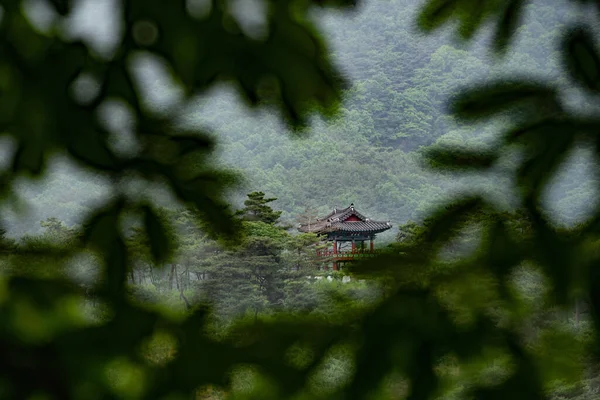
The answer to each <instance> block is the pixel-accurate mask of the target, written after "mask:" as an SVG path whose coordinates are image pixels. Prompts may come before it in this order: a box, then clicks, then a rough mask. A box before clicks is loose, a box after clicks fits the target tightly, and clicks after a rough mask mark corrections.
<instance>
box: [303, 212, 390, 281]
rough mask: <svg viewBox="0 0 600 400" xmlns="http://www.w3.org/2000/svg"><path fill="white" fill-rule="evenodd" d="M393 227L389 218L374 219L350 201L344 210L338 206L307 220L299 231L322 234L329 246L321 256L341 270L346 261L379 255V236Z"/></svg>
mask: <svg viewBox="0 0 600 400" xmlns="http://www.w3.org/2000/svg"><path fill="white" fill-rule="evenodd" d="M391 227H392V225H391V224H390V222H389V221H388V222H382V221H373V220H371V219H370V218H367V217H366V216H364V215H363V214H361V213H360V212H358V211H357V210H356V208H354V204H350V206H349V207H346V208H343V209H337V208H334V209H333V211H332V212H330V213H329V214H327V215H326V216H325V217H321V218H316V219H315V220H314V221H310V220H308V221H305V223H302V224H300V226H299V227H298V230H299V231H300V232H304V233H315V234H317V235H319V236H320V237H321V239H322V240H323V241H324V242H325V243H327V247H326V248H325V249H320V250H317V256H319V257H320V258H322V259H323V264H324V265H327V264H329V263H331V264H332V265H333V269H334V270H338V269H339V267H340V265H341V264H343V263H345V262H349V261H353V260H356V259H357V258H359V257H365V256H371V255H373V254H375V247H374V243H373V241H374V240H375V235H376V234H378V233H381V232H383V231H386V230H388V229H390V228H391ZM367 242H368V247H367Z"/></svg>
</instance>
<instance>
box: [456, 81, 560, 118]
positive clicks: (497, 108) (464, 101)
mask: <svg viewBox="0 0 600 400" xmlns="http://www.w3.org/2000/svg"><path fill="white" fill-rule="evenodd" d="M557 102H558V100H557V94H556V90H555V89H553V88H551V87H548V86H547V85H546V84H544V83H535V82H531V81H528V80H513V81H499V82H494V83H489V84H485V85H480V86H478V87H476V88H473V89H470V90H466V91H464V92H463V93H461V94H460V96H458V97H457V98H456V99H454V100H453V101H452V104H451V107H450V108H451V111H452V112H453V113H454V114H455V115H456V116H457V117H459V118H462V119H465V120H477V119H481V118H488V117H490V116H492V115H494V114H498V113H501V112H503V111H507V110H510V109H513V108H516V107H519V106H520V107H522V106H524V105H527V106H538V105H546V104H551V105H552V104H557Z"/></svg>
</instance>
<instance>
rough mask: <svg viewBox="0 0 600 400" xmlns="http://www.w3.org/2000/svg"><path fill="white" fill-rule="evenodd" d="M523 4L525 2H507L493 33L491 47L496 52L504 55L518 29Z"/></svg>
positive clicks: (517, 0)
mask: <svg viewBox="0 0 600 400" xmlns="http://www.w3.org/2000/svg"><path fill="white" fill-rule="evenodd" d="M525 3H526V0H510V1H509V2H508V5H507V6H506V8H505V9H504V13H503V14H502V18H500V20H499V21H498V23H497V25H496V30H495V32H494V44H493V46H494V50H495V51H496V52H498V53H505V52H506V51H507V49H508V45H509V43H510V41H511V39H512V37H513V35H514V33H515V31H516V30H517V28H518V27H519V22H520V20H521V15H522V13H523V7H524V6H525Z"/></svg>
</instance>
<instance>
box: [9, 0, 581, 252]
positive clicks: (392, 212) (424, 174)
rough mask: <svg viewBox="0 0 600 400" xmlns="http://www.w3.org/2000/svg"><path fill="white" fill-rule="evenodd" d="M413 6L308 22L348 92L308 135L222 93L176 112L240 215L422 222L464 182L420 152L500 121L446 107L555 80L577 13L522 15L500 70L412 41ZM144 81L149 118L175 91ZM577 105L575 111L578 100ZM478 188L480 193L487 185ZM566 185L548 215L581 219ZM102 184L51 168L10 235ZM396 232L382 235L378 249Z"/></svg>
mask: <svg viewBox="0 0 600 400" xmlns="http://www.w3.org/2000/svg"><path fill="white" fill-rule="evenodd" d="M420 5H421V2H420V1H409V0H394V1H385V2H375V1H373V2H366V3H364V4H363V6H362V7H359V9H358V10H356V11H354V12H352V13H349V14H346V13H336V12H334V11H328V12H327V13H324V14H322V15H319V16H316V19H317V20H318V21H319V25H321V26H322V27H323V29H324V30H325V32H326V33H327V35H328V36H327V37H328V39H329V41H330V43H331V46H332V49H333V58H334V61H335V62H336V64H338V65H339V66H341V67H342V69H343V70H344V71H345V73H346V74H347V75H348V77H349V79H350V83H351V84H350V87H349V88H348V89H347V90H346V92H345V94H344V104H343V107H342V110H341V112H340V113H339V115H338V116H337V117H336V118H335V119H333V120H332V121H328V122H327V123H326V122H323V121H322V120H320V119H315V120H314V121H313V122H312V124H311V127H310V129H308V130H307V131H306V132H302V133H301V134H297V135H296V134H290V133H289V132H288V130H287V128H285V126H284V124H283V123H282V122H281V121H280V120H278V118H277V117H276V116H274V115H273V114H270V113H269V112H268V111H260V112H251V111H248V110H246V109H245V108H244V105H243V103H241V102H240V101H239V99H238V98H237V97H235V96H234V95H233V94H232V92H231V91H228V90H227V89H225V88H223V89H222V90H214V91H213V92H211V93H210V94H209V95H206V96H203V97H202V98H199V99H198V102H197V105H196V106H195V107H192V108H191V109H186V110H185V112H184V113H183V115H184V117H183V119H184V123H185V124H190V125H196V126H197V125H200V126H203V127H208V128H210V129H211V130H212V132H213V134H214V135H216V137H217V139H218V152H219V154H220V160H221V162H222V163H223V164H224V165H225V166H227V167H229V168H232V169H234V170H236V171H237V172H241V174H242V177H243V179H244V182H243V185H242V186H240V187H238V189H237V190H235V191H234V192H233V197H232V198H233V200H234V201H235V202H236V203H237V204H238V205H239V204H240V202H241V201H242V199H243V197H244V195H245V193H247V192H249V191H252V190H262V191H264V192H266V193H267V194H268V195H272V196H275V197H277V198H278V199H279V200H278V202H277V203H276V206H277V207H278V208H280V209H282V210H283V211H284V213H283V216H282V219H283V220H284V221H286V222H288V223H294V221H295V217H296V215H298V214H299V213H300V212H301V211H302V210H303V209H304V208H305V207H306V206H311V207H317V208H319V210H320V211H321V212H328V211H329V209H330V208H332V207H334V206H336V205H337V206H344V207H345V206H347V205H348V204H350V203H352V202H354V203H355V204H357V205H360V208H361V209H363V210H365V211H368V212H369V213H370V214H371V215H372V217H373V218H375V219H383V220H388V219H389V220H391V221H392V222H393V224H394V225H396V226H397V225H398V224H402V223H404V222H406V221H407V220H419V219H420V218H421V217H422V216H423V215H424V212H425V211H426V210H429V209H431V207H432V206H433V205H435V204H437V203H438V202H439V201H441V200H442V199H443V198H446V197H447V196H448V195H449V194H451V193H452V192H455V191H457V190H460V189H461V188H462V187H464V183H466V182H468V183H469V184H472V183H473V180H472V178H470V177H467V178H465V177H462V178H460V177H452V179H448V176H440V175H435V174H432V173H431V172H429V171H425V170H424V169H423V168H422V164H421V162H420V150H422V149H423V148H424V147H426V146H431V145H435V144H460V145H464V146H470V145H480V146H486V145H488V146H489V144H490V143H491V142H490V139H491V138H493V137H494V135H495V134H496V133H497V132H498V130H499V128H501V127H502V126H503V123H502V121H501V120H499V121H496V123H495V124H489V123H488V124H485V125H480V126H478V125H464V124H463V125H461V124H459V123H456V122H455V121H453V119H452V118H451V117H450V116H449V114H448V113H447V110H446V107H445V105H446V102H447V101H448V99H450V98H451V97H452V95H453V94H454V93H455V92H456V91H457V89H459V88H462V87H464V86H465V85H471V84H473V83H476V82H478V81H480V80H482V79H485V78H490V77H492V76H512V74H515V73H518V74H519V76H521V75H523V74H531V75H535V76H536V77H538V78H539V77H545V79H547V80H549V81H552V82H559V81H561V76H560V75H559V69H558V67H557V63H558V61H557V57H556V45H557V41H556V39H557V35H558V32H559V31H560V29H561V28H562V27H563V26H564V23H566V22H567V21H568V20H569V19H570V18H572V17H573V15H574V11H573V10H572V9H571V8H569V7H567V6H566V5H565V4H563V3H559V4H557V5H554V4H552V5H550V4H548V2H541V1H539V2H533V4H531V5H529V6H528V12H527V13H526V15H525V18H524V21H525V22H526V24H525V25H524V26H522V27H521V28H519V30H518V34H517V41H516V43H515V45H514V47H513V48H511V50H510V52H509V54H508V55H507V57H506V59H505V60H504V61H503V62H502V63H497V64H494V63H493V62H492V61H493V60H492V59H491V55H490V53H489V51H488V50H487V47H486V46H485V44H486V42H487V38H486V37H485V36H483V37H481V38H480V39H479V41H478V42H476V43H473V44H472V45H470V46H466V45H461V44H458V43H455V42H453V41H451V40H450V39H449V36H448V35H446V34H444V33H441V34H438V35H432V36H427V37H422V35H419V34H417V33H416V30H415V29H413V26H414V20H415V13H416V10H417V9H418V8H419V6H420ZM348 17H349V18H348ZM141 71H142V73H141V76H142V78H143V79H145V82H146V83H147V86H148V88H149V89H146V91H148V93H149V97H150V99H151V101H150V104H154V105H155V106H156V107H158V108H160V107H164V106H165V104H169V101H170V100H171V99H172V98H173V96H174V92H173V89H172V88H171V87H170V86H169V80H168V79H166V77H165V75H164V74H161V73H160V72H161V71H160V70H157V69H156V68H155V69H152V68H141ZM157 71H158V72H157ZM175 93H176V92H175ZM175 96H176V94H175ZM574 99H575V101H574V102H573V103H574V104H575V105H576V106H577V107H580V106H581V104H580V103H581V101H580V100H579V97H577V94H575V97H574ZM117 111H118V110H117ZM113 114H115V113H114V112H113ZM123 121H124V120H123V118H121V116H120V115H119V116H115V115H113V116H112V122H113V124H114V125H115V126H117V127H121V128H120V130H119V133H122V132H123V130H124V129H123V125H126V123H124V122H123ZM125 121H126V120H125ZM117 130H118V129H117ZM582 162H583V161H579V162H578V163H579V164H581V163H582ZM580 166H581V165H580ZM582 168H583V167H582ZM573 173H577V171H575V172H573ZM571 176H572V175H571ZM478 180H479V181H480V182H481V184H483V185H486V184H487V183H486V182H490V180H489V179H480V178H478ZM574 181H577V179H572V178H570V179H566V180H565V182H566V183H567V185H566V186H564V187H563V186H562V185H561V186H559V187H557V188H556V190H554V191H553V192H552V193H551V195H552V202H551V203H552V207H551V209H552V210H553V211H557V216H558V217H559V219H560V220H562V221H567V222H568V221H571V220H573V219H576V218H577V217H581V214H582V213H583V212H584V211H582V207H585V206H586V204H588V203H589V202H588V201H587V197H588V195H589V190H590V189H589V188H588V189H586V188H585V186H580V185H574V184H573V182H574ZM491 182H493V183H492V185H491V186H490V187H489V190H491V192H493V193H494V198H495V200H496V201H499V202H500V203H502V202H507V201H508V200H509V198H510V194H509V193H507V192H506V181H505V179H504V178H502V174H495V175H494V177H493V178H492V180H491ZM502 182H504V184H503V183H502ZM559 183H560V182H559ZM102 185H103V182H102V181H100V180H98V178H95V177H94V176H85V177H82V176H81V175H80V173H79V172H78V173H75V172H74V171H71V170H69V168H68V166H64V167H58V168H57V172H56V173H55V174H54V175H52V177H51V178H49V180H48V182H47V184H45V185H42V189H41V190H40V187H39V186H38V187H36V188H35V189H27V190H23V194H24V196H23V197H24V198H25V199H26V200H27V201H28V202H29V203H30V204H31V206H32V209H33V212H32V213H30V214H29V215H27V218H25V219H23V218H20V219H19V222H18V223H17V222H16V219H15V218H13V219H12V220H13V221H15V222H14V223H13V224H12V226H11V229H10V230H9V231H10V232H11V233H12V234H15V235H18V234H21V233H24V232H30V233H31V232H37V231H38V230H39V221H41V220H43V219H46V218H48V217H57V218H59V219H62V220H64V221H65V222H66V223H67V224H69V225H72V224H75V223H77V222H78V218H79V216H80V215H81V214H82V212H83V211H84V210H85V209H86V204H87V202H91V203H92V204H93V203H95V202H97V201H98V200H99V199H100V198H101V196H102V194H103V193H105V191H104V190H103V188H102ZM588 186H589V185H588ZM582 188H583V194H582ZM586 193H587V195H586ZM503 199H504V200H503ZM393 234H394V232H390V233H389V234H387V235H384V236H383V238H384V240H385V239H388V240H389V239H391V238H392V237H393Z"/></svg>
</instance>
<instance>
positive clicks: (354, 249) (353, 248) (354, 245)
mask: <svg viewBox="0 0 600 400" xmlns="http://www.w3.org/2000/svg"><path fill="white" fill-rule="evenodd" d="M355 251H356V243H354V239H352V253H354V252H355Z"/></svg>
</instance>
